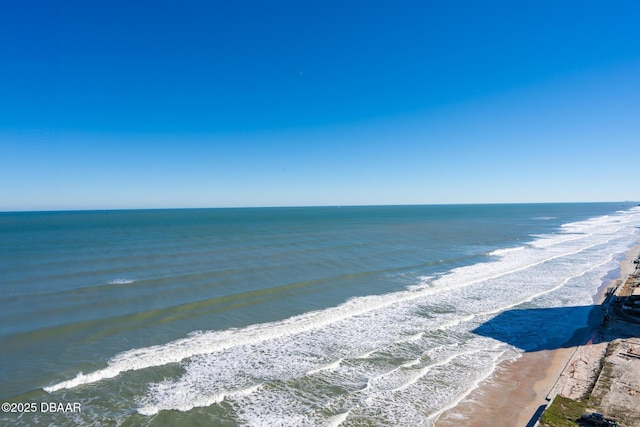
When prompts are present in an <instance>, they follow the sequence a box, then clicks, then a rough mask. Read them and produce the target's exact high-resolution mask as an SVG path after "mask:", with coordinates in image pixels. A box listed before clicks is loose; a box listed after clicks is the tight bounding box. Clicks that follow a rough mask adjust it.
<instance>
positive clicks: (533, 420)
mask: <svg viewBox="0 0 640 427" xmlns="http://www.w3.org/2000/svg"><path fill="white" fill-rule="evenodd" d="M545 409H547V405H540V406H539V407H538V409H537V410H536V413H535V414H533V416H532V417H531V419H530V420H529V422H528V423H527V427H534V426H535V425H536V423H537V422H538V420H539V419H540V417H541V416H542V413H543V412H544V410H545Z"/></svg>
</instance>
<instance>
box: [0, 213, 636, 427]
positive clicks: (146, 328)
mask: <svg viewBox="0 0 640 427" xmlns="http://www.w3.org/2000/svg"><path fill="white" fill-rule="evenodd" d="M639 227H640V207H638V206H636V204H635V203H598V204H518V205H451V206H447V205H441V206H372V207H314V208H255V209H189V210H132V211H86V212H30V213H0V291H1V295H2V296H1V298H0V401H2V402H10V403H14V404H16V405H13V408H14V409H16V412H12V408H9V412H2V413H0V425H16V426H31V425H56V426H71V425H83V426H87V425H95V426H245V425H247V426H338V425H341V426H356V425H357V426H399V425H411V426H420V425H423V426H430V425H432V424H433V421H434V420H436V419H437V417H438V416H439V415H440V414H441V413H442V412H443V410H445V409H447V408H449V407H451V406H453V405H455V403H456V402H458V401H460V400H461V399H463V398H464V397H465V396H466V395H467V394H468V393H469V392H470V391H471V390H472V389H473V388H474V387H476V386H477V384H478V383H479V382H480V381H482V380H483V379H484V378H487V377H488V376H490V375H491V373H492V371H493V370H494V369H495V367H496V365H497V364H498V363H500V362H501V361H504V360H508V359H513V358H517V357H519V356H520V355H521V354H522V353H523V352H525V351H537V350H541V349H546V348H557V347H560V346H566V345H569V344H568V341H569V340H570V339H571V338H575V337H576V336H580V334H584V332H585V330H586V329H585V328H586V327H587V317H588V316H589V315H590V314H593V312H594V311H593V310H594V307H592V305H593V302H594V298H595V296H596V294H597V293H598V290H599V289H601V288H602V287H603V286H606V285H607V284H608V283H609V281H610V280H611V279H612V278H615V277H616V275H617V274H618V269H619V262H620V260H621V259H622V258H624V255H625V253H626V251H627V250H628V249H629V248H630V247H631V246H633V245H634V243H635V242H637V241H638V239H639V238H640V228H639ZM17 403H21V404H23V405H22V406H21V407H20V408H18V405H17ZM43 403H45V404H49V403H55V404H60V403H62V404H63V406H64V405H66V404H69V403H71V404H78V405H79V407H81V411H77V410H76V411H73V410H72V409H73V407H69V406H64V407H63V408H60V407H59V406H56V407H55V409H56V410H55V411H53V410H51V407H50V406H45V407H44V408H43V406H42V404H43ZM32 404H35V405H32ZM25 405H26V406H25ZM4 409H5V407H4V406H3V410H4ZM17 409H21V410H20V411H17ZM31 409H34V410H33V411H32V410H31ZM58 409H60V410H58ZM18 412H22V413H18Z"/></svg>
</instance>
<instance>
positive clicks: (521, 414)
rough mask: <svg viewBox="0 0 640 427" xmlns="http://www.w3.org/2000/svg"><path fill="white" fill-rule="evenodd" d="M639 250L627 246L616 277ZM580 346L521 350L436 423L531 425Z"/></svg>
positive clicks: (628, 271)
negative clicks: (520, 353) (627, 248)
mask: <svg viewBox="0 0 640 427" xmlns="http://www.w3.org/2000/svg"><path fill="white" fill-rule="evenodd" d="M638 254H640V245H637V246H634V247H633V248H631V249H630V250H629V252H628V253H627V257H626V259H625V260H623V261H622V262H621V263H620V278H619V279H617V280H620V279H624V278H626V277H627V276H628V275H629V274H631V273H632V272H633V270H634V264H633V260H634V259H636V258H637V257H638ZM613 283H615V280H614V281H612V283H610V284H605V286H603V287H602V288H601V289H600V292H599V295H598V297H597V298H596V299H597V302H598V303H601V302H602V301H603V299H604V294H605V291H606V288H607V287H608V286H610V285H611V284H613ZM590 335H591V334H587V336H585V341H588V340H589V339H590ZM576 344H584V342H583V343H576ZM579 348H580V347H579V346H578V345H576V346H574V347H567V348H559V349H554V350H543V351H537V352H530V353H524V354H523V355H522V357H520V358H519V359H516V360H515V361H508V362H505V363H502V364H500V365H499V366H498V367H497V368H496V370H495V371H494V373H493V374H492V375H491V376H490V377H489V378H488V379H486V380H485V381H483V382H482V383H480V385H479V386H478V388H476V389H474V390H472V391H471V393H469V395H467V396H466V397H465V398H464V399H463V400H462V401H460V403H458V405H456V406H455V407H453V408H452V409H450V410H448V411H445V412H444V413H443V414H442V415H441V416H440V417H439V418H438V420H437V421H436V423H435V425H436V427H450V426H451V427H452V426H457V427H459V426H468V427H480V426H483V427H484V426H493V427H511V426H527V427H533V425H534V424H535V420H537V418H538V417H539V415H540V413H541V412H542V410H543V409H544V407H546V405H548V404H549V401H548V400H547V397H548V394H549V393H550V392H552V390H557V387H555V388H554V386H556V383H557V382H558V380H559V378H560V375H561V374H562V372H563V370H564V369H565V367H567V366H568V365H569V363H570V362H571V360H572V358H573V356H574V354H575V353H576V351H577V350H578V349H579ZM598 361H599V358H598ZM598 361H596V362H598Z"/></svg>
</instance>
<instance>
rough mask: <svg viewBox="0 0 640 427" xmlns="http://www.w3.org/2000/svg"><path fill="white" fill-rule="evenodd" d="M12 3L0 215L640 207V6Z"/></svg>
mask: <svg viewBox="0 0 640 427" xmlns="http://www.w3.org/2000/svg"><path fill="white" fill-rule="evenodd" d="M519 3H524V2H506V1H505V2H495V1H493V2H473V1H469V2H464V1H395V2H390V1H389V2H387V1H378V2H372V1H348V2H345V1H340V2H338V1H322V2H315V1H273V2H267V1H248V0H238V1H232V2H221V1H201V2H195V1H194V2H180V3H178V2H163V1H154V2H130V1H126V2H124V1H122V2H120V1H109V2H97V1H78V2H73V1H58V2H51V1H41V2H38V1H27V2H5V3H3V5H1V6H0V181H1V182H2V183H3V184H2V186H0V211H2V210H4V211H7V210H56V209H108V208H159V207H222V206H283V205H285V206H286V205H347V204H420V203H500V202H504V203H509V202H559V201H569V202H571V201H621V200H638V199H640V190H639V189H638V186H637V182H638V176H637V170H638V166H637V160H636V161H635V162H634V159H636V158H637V155H638V152H639V149H640V148H639V147H640V143H639V142H640V141H639V139H640V138H639V135H640V29H639V27H638V24H637V23H638V22H640V3H638V2H635V1H617V2H602V1H575V2H551V1H549V2H547V1H539V2H527V3H529V4H519Z"/></svg>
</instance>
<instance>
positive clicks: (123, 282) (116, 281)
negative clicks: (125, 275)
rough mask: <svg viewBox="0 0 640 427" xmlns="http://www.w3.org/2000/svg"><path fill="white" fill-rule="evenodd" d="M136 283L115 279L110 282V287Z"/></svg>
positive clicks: (131, 280) (130, 280) (129, 280)
mask: <svg viewBox="0 0 640 427" xmlns="http://www.w3.org/2000/svg"><path fill="white" fill-rule="evenodd" d="M133 282H135V280H133V279H113V280H111V281H109V284H110V285H128V284H130V283H133Z"/></svg>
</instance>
